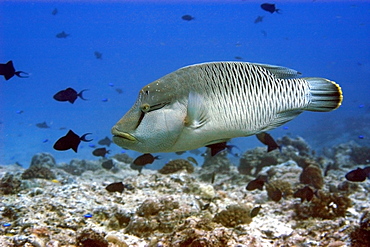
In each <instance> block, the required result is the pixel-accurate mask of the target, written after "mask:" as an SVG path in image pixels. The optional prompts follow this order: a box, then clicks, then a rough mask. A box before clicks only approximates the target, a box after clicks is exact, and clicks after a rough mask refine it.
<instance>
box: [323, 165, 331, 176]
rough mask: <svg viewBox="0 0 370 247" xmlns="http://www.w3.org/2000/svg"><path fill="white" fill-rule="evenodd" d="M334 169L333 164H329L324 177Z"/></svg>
mask: <svg viewBox="0 0 370 247" xmlns="http://www.w3.org/2000/svg"><path fill="white" fill-rule="evenodd" d="M332 168H333V164H332V163H329V164H328V165H327V166H326V167H325V170H324V176H325V177H326V176H327V175H328V172H329V170H330V169H332Z"/></svg>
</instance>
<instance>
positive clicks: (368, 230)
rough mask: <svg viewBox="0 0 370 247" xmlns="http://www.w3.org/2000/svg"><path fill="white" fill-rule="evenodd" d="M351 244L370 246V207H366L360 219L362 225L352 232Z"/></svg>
mask: <svg viewBox="0 0 370 247" xmlns="http://www.w3.org/2000/svg"><path fill="white" fill-rule="evenodd" d="M350 237H351V246H353V247H362V246H370V209H369V208H368V209H366V210H365V212H364V213H363V214H362V216H361V219H360V225H359V226H357V227H356V228H355V229H354V230H353V231H352V232H351V234H350Z"/></svg>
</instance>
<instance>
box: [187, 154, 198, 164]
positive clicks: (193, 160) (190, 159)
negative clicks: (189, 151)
mask: <svg viewBox="0 0 370 247" xmlns="http://www.w3.org/2000/svg"><path fill="white" fill-rule="evenodd" d="M186 159H187V160H188V161H190V162H191V163H193V164H195V165H196V166H198V165H199V164H198V161H197V160H196V159H194V158H193V157H191V156H189V157H187V158H186Z"/></svg>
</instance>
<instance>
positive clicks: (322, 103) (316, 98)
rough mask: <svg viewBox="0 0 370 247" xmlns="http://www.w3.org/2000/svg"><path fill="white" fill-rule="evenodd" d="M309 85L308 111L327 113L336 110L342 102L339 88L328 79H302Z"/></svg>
mask: <svg viewBox="0 0 370 247" xmlns="http://www.w3.org/2000/svg"><path fill="white" fill-rule="evenodd" d="M303 79H304V80H306V81H307V82H308V83H309V87H310V93H311V102H310V103H309V105H308V106H307V109H306V110H308V111H317V112H327V111H332V110H335V109H337V108H338V107H339V106H340V105H341V104H342V101H343V93H342V89H341V87H340V86H339V85H338V84H337V83H335V82H333V81H330V80H328V79H325V78H319V77H307V78H303Z"/></svg>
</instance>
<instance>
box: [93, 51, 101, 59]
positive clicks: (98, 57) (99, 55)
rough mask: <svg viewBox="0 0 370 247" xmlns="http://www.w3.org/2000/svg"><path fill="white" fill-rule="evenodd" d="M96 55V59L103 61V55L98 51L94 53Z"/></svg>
mask: <svg viewBox="0 0 370 247" xmlns="http://www.w3.org/2000/svg"><path fill="white" fill-rule="evenodd" d="M94 55H95V57H96V59H103V54H102V53H100V52H98V51H96V52H94Z"/></svg>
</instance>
